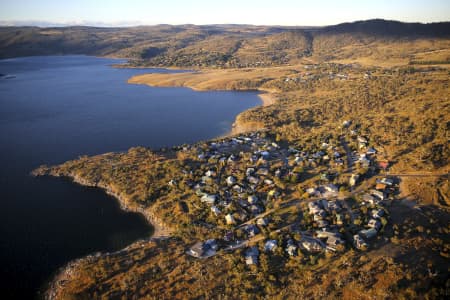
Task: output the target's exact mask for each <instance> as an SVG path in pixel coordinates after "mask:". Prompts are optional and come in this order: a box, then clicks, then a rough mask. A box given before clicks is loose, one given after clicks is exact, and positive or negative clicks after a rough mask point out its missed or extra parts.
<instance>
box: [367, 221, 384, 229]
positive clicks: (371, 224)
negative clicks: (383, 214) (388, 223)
mask: <svg viewBox="0 0 450 300" xmlns="http://www.w3.org/2000/svg"><path fill="white" fill-rule="evenodd" d="M367 226H369V227H370V228H373V229H375V230H377V231H378V230H380V228H381V223H380V221H378V220H376V219H370V220H369V223H368V224H367Z"/></svg>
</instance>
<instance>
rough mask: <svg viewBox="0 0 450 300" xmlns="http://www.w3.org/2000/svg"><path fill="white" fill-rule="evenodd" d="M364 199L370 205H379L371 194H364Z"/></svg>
mask: <svg viewBox="0 0 450 300" xmlns="http://www.w3.org/2000/svg"><path fill="white" fill-rule="evenodd" d="M362 199H363V201H364V202H367V203H370V204H377V203H378V200H377V199H376V198H375V197H374V196H372V195H369V194H364V195H363V196H362Z"/></svg>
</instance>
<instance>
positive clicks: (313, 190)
mask: <svg viewBox="0 0 450 300" xmlns="http://www.w3.org/2000/svg"><path fill="white" fill-rule="evenodd" d="M306 192H307V193H308V194H309V195H310V196H312V195H314V194H316V189H315V188H307V189H306Z"/></svg>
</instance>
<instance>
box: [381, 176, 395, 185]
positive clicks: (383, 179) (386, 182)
mask: <svg viewBox="0 0 450 300" xmlns="http://www.w3.org/2000/svg"><path fill="white" fill-rule="evenodd" d="M379 182H380V183H384V184H385V185H389V186H391V185H393V184H394V180H392V179H390V178H381V180H380V181H379Z"/></svg>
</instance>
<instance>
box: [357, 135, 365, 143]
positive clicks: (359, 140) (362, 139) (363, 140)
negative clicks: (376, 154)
mask: <svg viewBox="0 0 450 300" xmlns="http://www.w3.org/2000/svg"><path fill="white" fill-rule="evenodd" d="M357 140H358V142H359V143H364V144H367V139H366V138H365V137H362V136H358V137H357Z"/></svg>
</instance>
